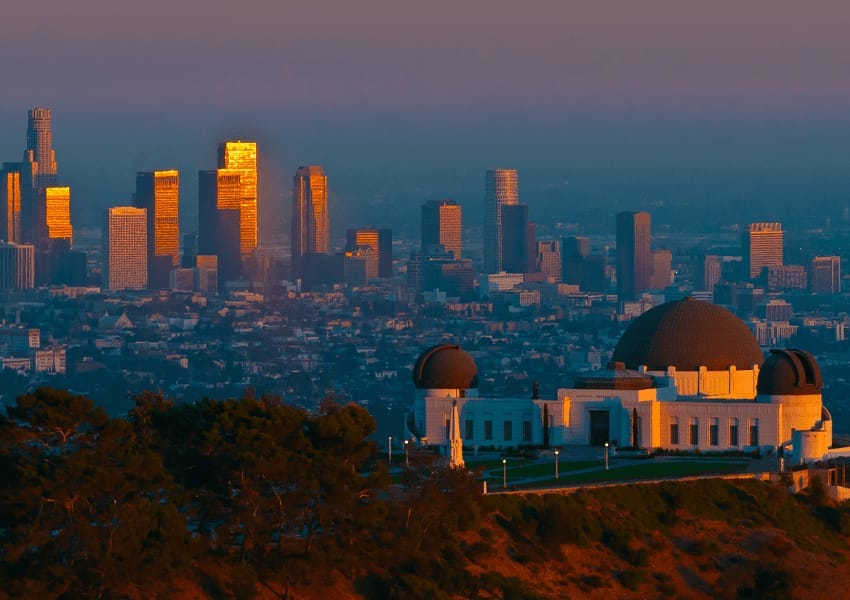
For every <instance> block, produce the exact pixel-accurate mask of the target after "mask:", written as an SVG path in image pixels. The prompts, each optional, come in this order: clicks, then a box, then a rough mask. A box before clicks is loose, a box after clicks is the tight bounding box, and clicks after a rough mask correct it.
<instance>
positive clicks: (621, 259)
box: [617, 212, 652, 300]
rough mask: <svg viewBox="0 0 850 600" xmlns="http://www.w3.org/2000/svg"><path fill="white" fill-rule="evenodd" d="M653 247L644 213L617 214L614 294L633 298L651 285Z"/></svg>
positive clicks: (623, 298)
mask: <svg viewBox="0 0 850 600" xmlns="http://www.w3.org/2000/svg"><path fill="white" fill-rule="evenodd" d="M651 277H652V250H651V232H650V216H649V213H647V212H622V213H620V214H618V215H617V295H618V296H619V297H620V299H621V300H625V299H632V298H635V297H637V296H638V295H640V294H641V293H642V292H645V291H646V290H648V289H649V287H650V278H651Z"/></svg>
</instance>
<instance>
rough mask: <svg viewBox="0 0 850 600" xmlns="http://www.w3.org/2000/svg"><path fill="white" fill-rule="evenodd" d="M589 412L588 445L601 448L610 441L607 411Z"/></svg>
mask: <svg viewBox="0 0 850 600" xmlns="http://www.w3.org/2000/svg"><path fill="white" fill-rule="evenodd" d="M589 412H590V445H591V446H601V445H602V444H604V443H605V442H607V441H608V440H609V439H610V431H609V427H610V425H609V423H610V416H609V411H607V410H591V411H589Z"/></svg>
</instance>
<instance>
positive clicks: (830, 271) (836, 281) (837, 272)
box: [809, 256, 841, 294]
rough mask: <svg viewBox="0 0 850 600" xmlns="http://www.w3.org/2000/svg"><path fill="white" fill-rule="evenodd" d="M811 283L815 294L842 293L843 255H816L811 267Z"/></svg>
mask: <svg viewBox="0 0 850 600" xmlns="http://www.w3.org/2000/svg"><path fill="white" fill-rule="evenodd" d="M809 285H810V287H811V291H812V293H813V294H840V293H841V257H840V256H816V257H814V258H813V259H812V264H811V267H810V268H809Z"/></svg>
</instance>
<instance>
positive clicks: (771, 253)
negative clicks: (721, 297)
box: [743, 223, 782, 279]
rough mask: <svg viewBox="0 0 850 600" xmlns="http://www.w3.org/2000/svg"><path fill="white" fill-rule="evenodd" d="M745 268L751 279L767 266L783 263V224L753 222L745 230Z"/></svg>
mask: <svg viewBox="0 0 850 600" xmlns="http://www.w3.org/2000/svg"><path fill="white" fill-rule="evenodd" d="M743 254H744V269H745V273H747V274H748V276H749V278H750V279H754V278H755V277H758V276H759V275H761V271H762V269H764V268H766V267H778V266H781V265H782V225H781V224H780V223H751V224H750V226H749V227H747V230H746V231H745V232H744V248H743Z"/></svg>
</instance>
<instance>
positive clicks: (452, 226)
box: [422, 200, 463, 259]
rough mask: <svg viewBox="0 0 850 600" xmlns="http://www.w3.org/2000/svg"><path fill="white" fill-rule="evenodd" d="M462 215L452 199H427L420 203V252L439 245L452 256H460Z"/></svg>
mask: <svg viewBox="0 0 850 600" xmlns="http://www.w3.org/2000/svg"><path fill="white" fill-rule="evenodd" d="M461 221H462V215H461V208H460V204H458V203H457V202H455V201H454V200H429V201H428V202H426V203H425V204H423V205H422V252H424V253H427V252H428V249H429V248H432V247H434V246H437V245H440V246H442V247H443V248H444V249H445V251H446V252H450V253H451V254H452V255H453V257H454V258H456V259H459V258H460V257H461V250H462V246H463V244H462V241H461V231H462V222H461Z"/></svg>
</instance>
